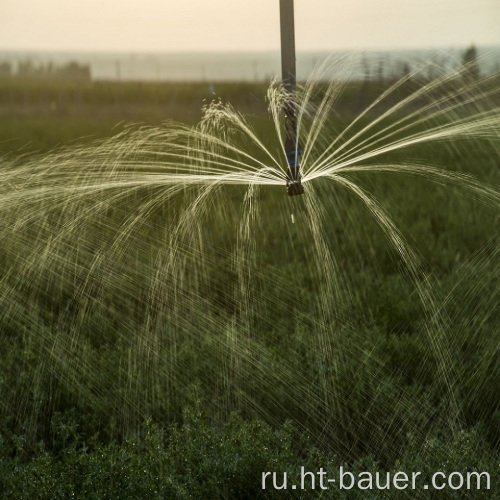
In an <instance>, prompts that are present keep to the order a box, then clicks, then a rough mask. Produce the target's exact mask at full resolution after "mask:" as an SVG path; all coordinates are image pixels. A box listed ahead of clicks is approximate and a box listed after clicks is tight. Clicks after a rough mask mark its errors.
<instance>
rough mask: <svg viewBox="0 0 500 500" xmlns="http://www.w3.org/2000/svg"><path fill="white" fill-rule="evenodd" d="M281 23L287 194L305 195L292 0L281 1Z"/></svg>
mask: <svg viewBox="0 0 500 500" xmlns="http://www.w3.org/2000/svg"><path fill="white" fill-rule="evenodd" d="M280 23H281V77H282V80H283V86H284V87H285V90H286V92H287V96H289V97H290V98H287V99H286V100H285V105H284V110H283V111H284V115H285V153H286V159H287V163H288V171H287V179H286V190H287V193H288V195H289V196H295V195H297V194H304V186H302V182H301V176H300V154H301V152H302V151H301V148H300V144H299V138H298V133H297V116H296V112H295V100H294V97H295V92H296V90H297V76H296V67H295V27H294V13H293V0H280Z"/></svg>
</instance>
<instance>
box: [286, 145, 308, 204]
mask: <svg viewBox="0 0 500 500" xmlns="http://www.w3.org/2000/svg"><path fill="white" fill-rule="evenodd" d="M300 153H302V151H300V150H293V151H290V152H289V153H287V155H286V157H287V161H288V174H287V179H286V192H287V193H288V196H296V195H298V194H304V186H303V185H302V181H301V177H300V168H299V156H300Z"/></svg>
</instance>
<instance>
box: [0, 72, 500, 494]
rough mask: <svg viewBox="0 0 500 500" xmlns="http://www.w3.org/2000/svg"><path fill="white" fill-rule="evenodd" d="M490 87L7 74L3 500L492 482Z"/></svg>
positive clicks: (496, 284) (2, 127) (498, 454)
mask: <svg viewBox="0 0 500 500" xmlns="http://www.w3.org/2000/svg"><path fill="white" fill-rule="evenodd" d="M499 84H500V82H499V80H498V77H490V78H488V79H484V80H483V81H479V82H473V83H464V82H463V81H461V80H459V79H457V80H451V79H449V80H443V82H439V83H433V82H430V81H424V80H418V79H416V78H414V79H410V78H407V79H406V80H404V81H402V82H399V83H396V82H395V81H384V82H375V81H374V82H366V81H365V82H356V81H354V82H348V83H346V84H341V83H331V84H328V83H326V82H320V83H319V84H317V85H315V86H311V87H309V86H308V85H305V86H304V87H303V90H302V92H303V93H302V94H301V97H300V99H299V104H301V103H302V102H308V103H310V105H311V106H310V108H307V109H308V110H307V113H306V111H304V114H303V121H302V123H303V130H304V132H303V135H302V136H301V141H303V143H302V146H303V149H304V152H303V158H304V188H305V191H306V192H305V195H304V196H298V197H288V196H286V189H285V175H284V173H283V174H281V173H280V172H281V171H280V169H279V167H280V166H283V164H284V162H283V159H282V158H281V156H280V155H281V147H280V137H281V136H280V127H279V124H278V125H277V122H275V121H273V110H274V111H276V110H278V109H280V107H279V106H280V103H282V100H281V101H280V99H282V98H281V97H280V93H279V89H278V90H276V88H275V87H273V86H271V88H270V90H269V91H268V85H267V83H266V84H264V83H263V84H243V83H238V84H237V83H234V84H231V83H225V84H222V83H221V84H216V85H215V86H214V85H209V84H206V83H198V84H194V83H193V84H191V83H190V84H188V83H186V84H173V83H171V84H160V83H140V84H139V83H119V82H115V83H113V82H89V83H83V84H81V83H80V84H79V83H71V82H63V81H52V80H50V81H49V80H47V81H35V80H26V79H16V78H10V79H2V80H0V117H1V120H0V152H1V153H2V159H1V160H0V161H1V167H0V169H1V170H0V175H1V176H2V183H1V186H0V211H1V214H2V216H1V218H0V276H1V278H0V279H1V284H0V353H1V360H2V363H1V365H0V497H1V498H6V499H7V498H26V499H28V498H30V499H31V498H43V499H45V498H47V499H49V498H70V497H77V498H96V499H97V498H103V499H104V498H120V499H125V498H131V499H132V498H134V499H136V498H228V499H229V498H231V499H232V498H278V497H279V498H285V497H286V498H288V497H292V493H293V494H295V495H296V497H297V498H303V497H302V496H301V495H303V494H304V492H301V491H300V490H299V489H297V490H296V491H294V492H292V491H291V490H289V491H287V492H284V491H281V490H277V489H276V490H272V489H271V488H268V489H266V490H265V491H264V490H262V486H261V485H262V483H261V481H262V480H261V475H262V472H264V471H276V472H278V473H280V474H281V475H282V473H283V472H284V471H288V472H289V474H290V475H293V474H295V475H296V474H297V471H299V472H300V467H301V466H303V467H305V468H306V469H307V470H310V471H317V470H319V469H320V467H323V468H325V469H329V470H330V471H334V470H338V468H339V467H340V466H343V467H345V468H347V469H348V470H350V471H354V472H356V471H371V472H373V473H375V471H391V472H394V471H407V472H408V473H411V472H412V471H421V473H422V477H424V478H429V477H430V476H431V475H432V474H433V473H434V472H436V471H443V472H445V473H451V472H453V471H462V472H467V471H487V472H488V473H489V474H490V476H491V489H490V490H486V489H484V488H483V489H481V490H480V491H476V490H467V489H461V490H454V489H450V488H448V489H446V490H443V491H440V492H439V496H435V495H436V492H435V491H432V490H424V489H420V490H416V491H410V490H407V491H401V490H397V489H394V488H392V489H390V490H387V491H378V492H377V491H372V492H371V494H372V496H371V497H368V496H367V492H366V491H362V490H359V489H358V490H355V489H353V490H349V491H340V490H338V489H333V488H331V489H330V490H329V491H320V490H319V489H318V488H317V491H315V492H308V493H310V495H311V497H314V494H317V496H318V497H321V498H346V499H347V498H348V499H354V500H355V499H357V498H359V499H363V498H374V499H391V498H395V499H398V498H422V499H427V498H443V499H445V498H446V499H448V498H449V499H458V498H471V499H476V498H486V499H489V498H491V499H492V498H497V497H498V494H499V488H500V399H499V397H498V395H499V394H500V350H499V347H500V310H499V309H498V302H499V300H500V255H499V250H500V247H499V244H500V241H499V239H498V231H499V229H500V215H499V214H500V212H499V208H500V189H499V188H498V186H499V185H500V111H499V109H500V93H499V92H498V88H499V86H500V85H499ZM273 89H274V91H273ZM311 89H312V90H311ZM421 89H424V90H421ZM266 92H267V94H266ZM378 96H385V97H383V98H382V99H381V100H380V102H377V104H375V105H373V106H372V107H369V106H370V104H371V103H373V102H374V101H375V100H376V99H377V98H378ZM412 96H414V97H412ZM219 98H220V99H221V101H222V102H223V103H226V102H228V103H231V106H230V107H229V106H225V105H224V104H220V103H219V104H217V103H214V104H212V105H210V102H211V101H212V100H214V99H219ZM268 108H270V110H271V112H269V111H268ZM367 108H368V109H367ZM304 109H305V108H304ZM310 109H311V110H312V111H309V110H310ZM366 109H367V111H366V112H365V113H363V111H364V110H366ZM336 144H338V149H335V148H337V146H335V145H336ZM328 155H331V157H330V158H329V157H328ZM322 159H323V160H324V161H322ZM283 168H284V167H283ZM280 481H281V480H280Z"/></svg>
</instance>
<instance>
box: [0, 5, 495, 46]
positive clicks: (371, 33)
mask: <svg viewBox="0 0 500 500" xmlns="http://www.w3.org/2000/svg"><path fill="white" fill-rule="evenodd" d="M295 24H296V45H297V50H301V51H306V50H337V49H344V48H358V49H377V48H379V49H394V48H435V47H463V46H467V45H470V44H471V43H476V44H477V45H491V44H500V0H295ZM279 43H280V37H279V0H0V50H5V49H13V50H16V49H17V50H58V51H59V50H68V51H74V50H85V51H96V50H99V51H125V52H140V51H162V52H178V51H239V50H244V51H260V50H277V49H278V48H279Z"/></svg>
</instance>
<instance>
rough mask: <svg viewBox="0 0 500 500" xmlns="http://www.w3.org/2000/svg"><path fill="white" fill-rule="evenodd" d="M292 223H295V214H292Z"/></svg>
mask: <svg viewBox="0 0 500 500" xmlns="http://www.w3.org/2000/svg"><path fill="white" fill-rule="evenodd" d="M292 224H295V216H294V215H293V214H292Z"/></svg>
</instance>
